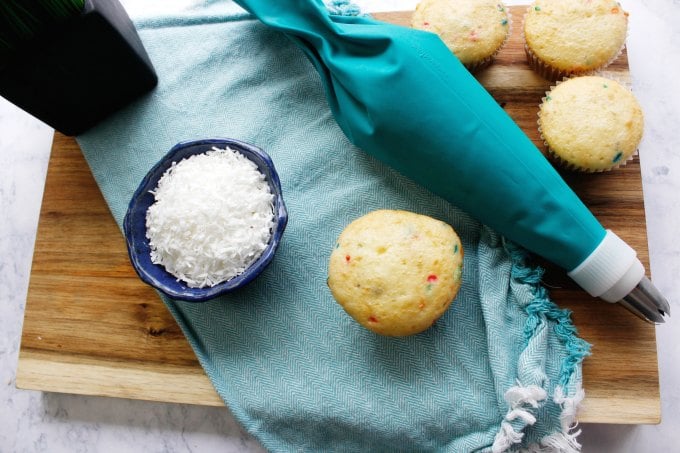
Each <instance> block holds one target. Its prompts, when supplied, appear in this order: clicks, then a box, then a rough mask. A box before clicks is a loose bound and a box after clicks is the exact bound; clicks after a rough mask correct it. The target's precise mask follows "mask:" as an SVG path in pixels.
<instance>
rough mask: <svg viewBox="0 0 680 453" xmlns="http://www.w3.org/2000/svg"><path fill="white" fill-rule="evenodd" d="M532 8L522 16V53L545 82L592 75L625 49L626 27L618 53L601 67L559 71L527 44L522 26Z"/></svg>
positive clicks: (611, 61)
mask: <svg viewBox="0 0 680 453" xmlns="http://www.w3.org/2000/svg"><path fill="white" fill-rule="evenodd" d="M532 6H533V5H531V6H529V7H528V8H527V10H526V11H525V12H524V16H522V41H524V53H525V54H526V57H527V62H528V63H529V67H531V69H533V70H534V72H536V73H537V74H538V75H540V76H541V77H543V78H544V79H546V80H549V81H551V82H557V81H561V80H562V79H564V78H565V77H572V76H584V75H594V74H595V73H596V72H597V71H601V70H603V69H605V68H606V67H607V66H609V65H610V64H612V63H613V62H615V61H616V60H617V59H618V58H619V57H620V56H621V54H622V53H623V50H624V49H625V48H626V42H627V41H628V27H626V38H625V39H624V40H623V44H621V47H620V48H619V51H618V52H616V53H615V54H614V55H613V56H612V57H611V58H610V59H609V60H608V61H607V62H605V63H603V64H602V65H600V66H598V67H596V68H591V69H587V70H584V71H567V70H564V69H559V68H556V67H554V66H551V65H550V64H549V63H546V62H545V61H544V60H542V59H541V58H540V57H539V56H537V55H536V54H535V53H534V52H533V51H532V50H531V48H530V47H529V45H528V44H527V39H526V36H525V34H524V24H525V23H526V20H527V15H528V14H529V11H530V10H531V8H532Z"/></svg>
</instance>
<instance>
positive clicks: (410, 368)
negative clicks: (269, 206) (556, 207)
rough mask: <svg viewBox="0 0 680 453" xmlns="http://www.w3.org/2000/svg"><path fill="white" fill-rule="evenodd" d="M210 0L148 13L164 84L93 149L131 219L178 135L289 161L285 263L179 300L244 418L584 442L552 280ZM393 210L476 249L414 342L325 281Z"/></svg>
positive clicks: (280, 445)
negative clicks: (239, 285) (343, 250)
mask: <svg viewBox="0 0 680 453" xmlns="http://www.w3.org/2000/svg"><path fill="white" fill-rule="evenodd" d="M206 3H207V4H208V6H204V7H202V8H200V9H198V10H194V11H191V12H189V13H187V14H186V15H184V16H181V17H164V18H156V19H155V20H147V21H144V22H138V23H137V25H138V28H140V34H141V37H142V40H143V41H144V44H145V46H146V48H147V50H148V52H149V54H150V56H151V59H152V61H153V63H154V65H155V67H156V69H157V71H158V73H159V77H160V84H159V86H158V88H157V89H156V90H155V91H154V92H153V93H151V94H149V95H148V96H146V97H145V98H143V99H141V100H139V101H138V102H136V103H135V104H133V105H131V106H129V107H128V108H126V109H125V110H123V111H120V112H118V113H117V114H115V115H114V116H113V117H111V118H109V119H108V120H107V121H106V122H104V123H103V124H101V125H99V126H98V127H96V128H95V129H93V130H91V131H89V132H88V133H86V134H84V135H82V136H80V137H78V141H79V143H80V146H81V147H82V150H83V153H84V155H85V157H86V159H87V161H88V163H89V165H90V167H91V169H92V172H93V174H94V176H95V178H96V180H97V183H98V184H99V186H100V188H101V190H102V192H103V194H104V196H105V198H106V200H107V202H108V204H109V206H110V208H111V212H112V213H113V216H114V218H115V219H116V221H117V222H118V223H119V224H120V223H121V222H122V219H123V216H124V214H125V210H126V207H127V204H128V201H129V199H130V197H131V195H132V193H133V192H134V190H135V189H136V187H137V185H138V184H139V182H140V180H141V179H142V177H143V176H144V174H145V173H146V171H147V170H148V169H149V168H150V167H151V166H152V165H153V164H154V163H155V162H156V161H157V159H159V158H160V157H161V156H163V155H164V154H165V153H166V151H167V150H168V149H169V148H170V147H171V146H173V145H174V144H175V143H177V142H180V141H184V140H191V139H198V138H207V137H232V138H237V139H240V140H244V141H247V142H251V143H253V144H255V145H258V146H260V147H262V148H264V149H265V150H266V151H267V152H269V153H270V154H271V156H272V157H273V160H274V162H275V164H276V166H277V168H278V171H279V174H280V176H281V180H282V184H283V192H284V197H285V199H286V202H287V206H288V208H289V214H290V221H289V224H288V228H287V230H286V233H285V235H284V240H283V243H282V244H281V246H280V248H279V251H278V253H277V255H276V257H275V259H274V261H273V262H272V264H271V265H270V266H269V267H268V268H267V269H266V271H265V272H264V274H263V275H262V276H261V277H260V278H259V279H258V280H256V281H255V282H254V283H253V284H251V285H249V286H248V287H247V288H245V289H244V290H242V291H240V292H238V293H235V294H233V295H230V296H228V297H222V298H219V299H216V300H213V301H210V302H207V303H204V304H191V303H182V302H174V301H172V300H168V299H164V301H165V303H166V304H167V306H168V308H169V309H170V311H171V312H172V313H173V315H174V316H175V318H176V320H177V322H178V323H179V325H180V326H181V327H182V329H183V331H184V333H185V335H186V337H187V339H188V340H189V342H190V343H191V345H192V347H193V348H194V351H195V352H196V355H197V356H198V358H199V360H200V362H201V364H202V365H203V367H204V368H205V371H206V373H207V374H208V376H209V377H210V379H211V381H212V383H213V384H214V386H215V388H216V389H217V391H218V392H219V394H220V395H221V396H222V398H223V399H224V401H225V402H226V404H227V405H228V406H229V408H230V409H231V411H232V412H233V413H234V414H235V416H236V417H237V418H238V419H239V420H240V421H241V422H242V423H243V425H244V426H245V427H246V428H247V429H248V430H249V431H250V432H251V433H253V434H254V435H255V436H257V437H258V438H259V439H260V441H261V442H262V443H263V444H264V445H265V446H266V447H267V448H269V449H271V450H275V451H361V452H365V451H389V452H397V451H409V452H412V451H452V452H467V451H506V450H510V449H516V448H529V447H532V446H533V447H536V446H537V445H538V444H540V443H543V444H544V445H553V446H559V447H561V448H563V449H564V451H574V450H577V449H578V444H577V443H576V440H575V434H574V433H573V432H571V426H570V425H571V423H572V422H573V420H574V417H573V416H574V412H575V408H576V406H577V405H578V402H579V400H580V398H581V396H582V392H581V390H580V383H581V374H580V371H581V368H580V364H581V360H582V358H583V357H584V355H585V354H587V351H588V345H587V344H586V343H584V342H583V341H582V340H580V339H579V338H578V337H577V336H576V335H575V331H574V329H573V326H572V325H571V323H570V320H569V316H568V313H566V312H564V311H561V310H558V309H557V308H556V307H555V306H554V305H553V304H552V303H551V302H550V301H549V300H548V298H547V297H546V294H545V291H544V290H543V289H542V288H541V287H540V286H538V282H539V280H540V271H537V270H533V269H530V268H527V267H526V266H524V264H523V261H522V257H523V254H522V252H521V251H520V250H518V249H516V248H515V247H513V246H512V245H511V244H507V243H505V242H504V241H503V240H502V238H500V237H498V236H497V235H496V234H495V233H494V232H492V231H489V230H488V229H486V228H484V227H483V226H481V225H479V224H478V223H477V222H475V221H474V220H472V219H471V218H470V217H469V216H467V215H466V214H465V213H463V212H461V211H459V210H458V209H456V207H454V206H451V205H450V204H448V203H447V202H445V201H443V200H442V199H439V198H437V197H435V196H433V195H431V194H430V193H428V192H427V191H426V190H424V189H423V188H421V187H419V186H417V185H415V184H414V183H412V182H410V181H408V180H406V179H405V178H403V177H401V176H400V175H399V174H396V173H395V172H394V171H392V170H390V169H389V168H387V167H385V166H384V165H382V164H381V163H379V162H377V161H375V160H373V159H371V158H369V157H367V156H366V155H365V154H364V153H362V152H361V150H359V149H356V148H354V147H352V146H351V145H350V144H349V142H348V141H347V140H346V139H345V137H344V136H343V134H342V133H341V131H340V130H339V128H338V127H337V125H336V124H335V122H334V120H333V117H332V115H331V113H330V111H329V109H328V107H327V105H326V103H325V100H324V96H323V93H322V88H321V85H320V82H319V80H318V77H317V75H316V73H315V72H314V70H313V68H312V66H311V65H310V64H309V62H307V61H306V60H305V58H304V56H303V54H302V53H301V52H300V51H299V50H298V49H297V48H296V47H295V46H294V45H293V44H291V43H290V42H289V41H288V40H287V39H286V38H285V37H283V36H282V35H280V34H278V33H277V32H274V31H271V30H269V29H267V28H265V27H264V26H263V25H261V24H260V23H258V22H257V21H255V20H252V19H251V18H249V17H248V16H246V15H245V14H244V13H243V12H242V11H241V10H239V9H238V8H237V7H235V6H234V5H233V4H231V3H230V2H206ZM385 89H389V87H385ZM379 208H392V209H406V210H410V211H414V212H418V213H422V214H426V215H430V216H432V217H435V218H438V219H441V220H443V221H446V222H448V223H450V224H451V225H452V226H453V227H454V228H455V229H456V231H457V232H458V233H459V235H460V236H461V238H462V240H463V245H464V247H465V264H464V275H463V281H464V283H463V286H462V289H461V292H460V293H459V296H458V297H457V299H456V301H455V302H454V304H453V305H452V307H451V308H450V309H449V310H448V312H447V313H446V314H445V315H444V316H443V317H442V318H441V319H440V320H439V321H437V323H436V324H435V326H434V327H432V328H430V329H429V330H427V331H426V332H424V333H422V334H419V335H415V336H412V337H407V338H385V337H380V336H377V335H375V334H373V333H371V332H369V331H367V330H365V329H363V328H362V327H360V326H359V325H358V324H356V323H355V322H354V321H353V320H352V319H350V318H349V317H348V316H347V315H346V314H345V312H344V311H343V310H342V309H341V308H340V307H339V306H338V305H337V304H336V303H335V302H334V300H333V298H332V297H331V294H330V292H329V290H328V288H327V286H326V273H327V262H328V258H329V254H330V251H331V249H332V247H333V245H334V242H335V239H336V238H337V236H338V234H339V233H340V231H341V230H342V229H343V228H344V227H345V226H346V225H347V224H348V223H349V222H350V221H352V220H353V219H355V218H357V217H359V216H361V215H363V214H365V213H367V212H369V211H371V210H374V209H379ZM168 391H169V392H172V389H168ZM533 447H532V448H533Z"/></svg>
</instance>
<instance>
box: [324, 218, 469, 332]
mask: <svg viewBox="0 0 680 453" xmlns="http://www.w3.org/2000/svg"><path fill="white" fill-rule="evenodd" d="M462 266H463V246H462V244H461V242H460V239H459V238H458V235H457V234H456V233H455V231H454V230H453V228H452V227H451V226H450V225H448V224H446V223H444V222H442V221H440V220H436V219H434V218H432V217H428V216H424V215H421V214H416V213H413V212H407V211H397V210H387V209H383V210H378V211H373V212H370V213H368V214H366V215H364V216H362V217H359V218H358V219H356V220H354V221H353V222H352V223H350V224H349V225H348V226H347V227H346V228H345V229H344V231H343V232H342V233H341V234H340V236H339V238H338V241H337V244H336V245H335V247H334V249H333V251H332V253H331V256H330V260H329V268H328V286H329V288H330V290H331V293H332V295H333V297H334V298H335V300H336V301H337V302H338V304H340V305H341V306H342V307H343V308H344V310H345V311H346V312H347V313H348V314H349V315H350V316H351V317H352V318H354V319H355V320H356V321H357V322H358V323H359V324H361V325H362V326H364V327H365V328H367V329H369V330H371V331H373V332H376V333H378V334H381V335H388V336H404V335H413V334H416V333H419V332H422V331H423V330H425V329H427V328H429V327H430V326H431V325H432V323H433V322H434V321H435V320H436V319H438V318H439V317H440V316H441V315H442V314H443V313H444V312H445V311H446V309H447V308H448V307H449V305H450V304H451V302H452V300H453V299H454V297H455V296H456V294H457V293H458V290H459V288H460V285H461V278H462Z"/></svg>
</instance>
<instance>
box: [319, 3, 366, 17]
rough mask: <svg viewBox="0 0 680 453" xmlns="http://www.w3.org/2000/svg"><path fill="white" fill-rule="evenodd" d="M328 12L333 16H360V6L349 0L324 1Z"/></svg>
mask: <svg viewBox="0 0 680 453" xmlns="http://www.w3.org/2000/svg"><path fill="white" fill-rule="evenodd" d="M326 8H328V12H329V13H331V14H332V15H334V16H361V15H362V14H361V8H359V7H358V6H357V5H355V4H354V3H352V2H350V1H349V0H331V1H329V2H326Z"/></svg>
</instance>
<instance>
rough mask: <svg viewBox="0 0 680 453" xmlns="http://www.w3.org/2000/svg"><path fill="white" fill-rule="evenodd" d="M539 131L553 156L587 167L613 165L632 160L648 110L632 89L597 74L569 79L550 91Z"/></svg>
mask: <svg viewBox="0 0 680 453" xmlns="http://www.w3.org/2000/svg"><path fill="white" fill-rule="evenodd" d="M538 115H539V120H538V125H539V130H540V132H541V136H542V137H543V140H544V141H545V144H546V146H547V147H548V152H549V153H550V155H551V156H552V157H553V158H554V159H555V160H557V161H558V162H559V163H560V164H562V165H563V166H565V167H567V168H569V169H573V170H579V171H585V172H599V171H606V170H611V169H612V168H615V167H618V166H620V165H623V164H625V163H626V162H627V161H628V160H629V159H631V158H632V157H633V156H634V155H635V153H636V151H637V149H638V145H639V144H640V140H641V139H642V132H643V115H642V109H641V108H640V104H639V103H638V101H637V99H636V98H635V96H633V93H631V92H630V90H628V89H627V88H625V87H624V86H623V85H621V84H620V83H618V82H616V81H614V80H611V79H607V78H604V77H598V76H583V77H574V78H572V79H568V80H566V81H564V82H562V83H559V84H558V85H557V86H555V87H554V88H553V89H552V90H551V91H550V92H548V93H547V95H546V97H545V98H544V100H543V103H542V104H541V106H540V109H539V113H538Z"/></svg>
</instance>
